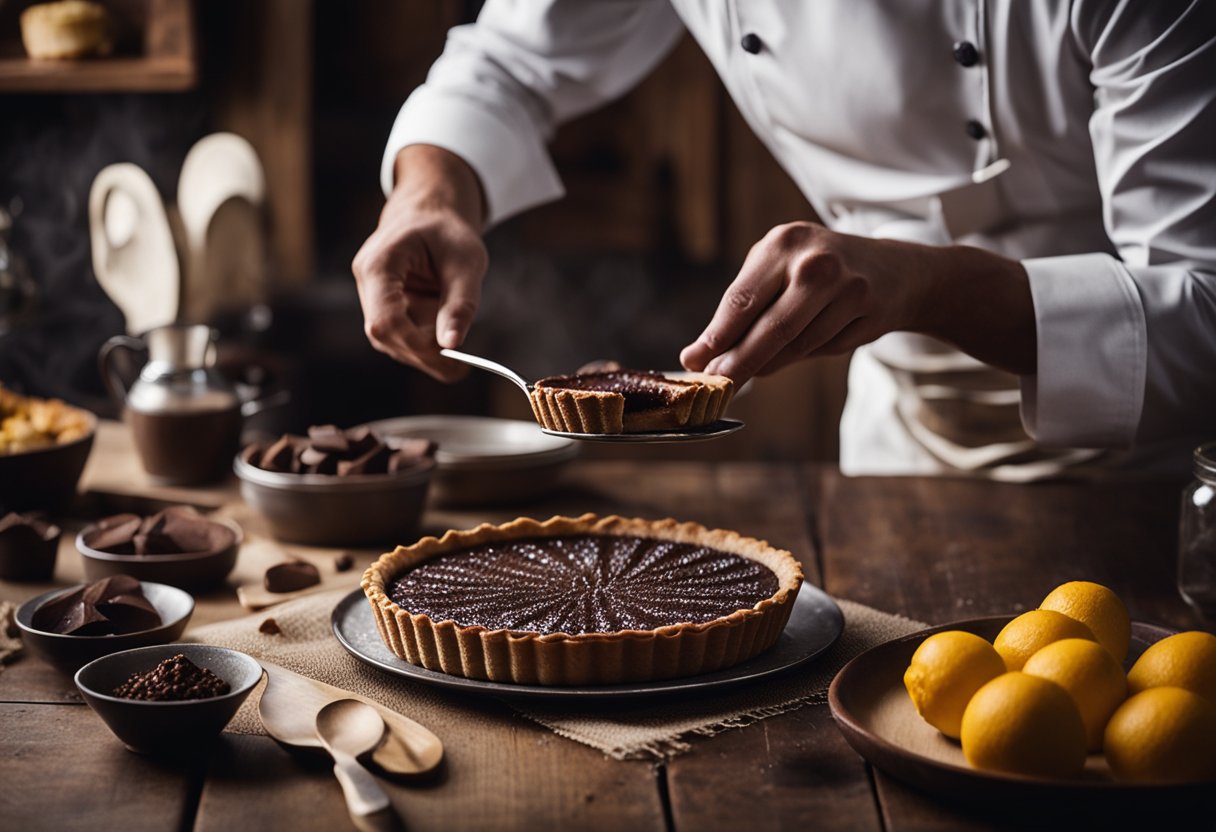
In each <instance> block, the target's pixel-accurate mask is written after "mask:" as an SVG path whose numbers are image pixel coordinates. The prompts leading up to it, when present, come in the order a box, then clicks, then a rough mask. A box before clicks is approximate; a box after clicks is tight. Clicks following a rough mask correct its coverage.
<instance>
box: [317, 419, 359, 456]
mask: <svg viewBox="0 0 1216 832" xmlns="http://www.w3.org/2000/svg"><path fill="white" fill-rule="evenodd" d="M308 441H309V442H310V443H311V444H312V447H313V448H315V449H316V450H318V451H322V452H328V453H336V454H344V453H346V452H348V451H349V450H350V441H349V440H348V439H347V438H346V433H345V432H344V431H342V429H341V428H339V427H338V426H337V425H315V426H313V427H311V428H309V429H308Z"/></svg>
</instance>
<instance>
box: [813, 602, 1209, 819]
mask: <svg viewBox="0 0 1216 832" xmlns="http://www.w3.org/2000/svg"><path fill="white" fill-rule="evenodd" d="M1012 618H1013V616H995V617H989V618H976V619H968V620H965V621H955V622H953V623H950V624H944V625H941V626H937V627H932V628H930V629H927V630H922V631H921V632H918V633H913V634H911V635H908V636H905V637H903V638H898V639H895V640H893V641H888V642H885V643H883V644H879V645H877V646H875V647H872V648H870V649H869V650H867V651H866V652H864V653H861V654H860V655H858V656H856V657H854V658H853V659H852V661H850V662H849V663H848V664H846V665H845V666H844V667H843V668H841V670H840V672H839V673H837V674H836V676H835V678H834V679H833V680H832V684H831V687H830V688H829V689H828V705H829V707H830V708H831V711H832V716H833V717H834V718H835V720H836V724H837V725H838V726H839V727H840V730H841V733H842V734H844V737H845V739H846V740H847V741H848V743H849V745H851V746H853V748H854V749H855V750H856V751H857V753H859V754H860V755H861V756H862V757H864V758H866V760H868V761H869V762H870V763H871V764H872V765H874V766H875V767H876V768H879V769H881V770H882V771H884V772H886V773H887V774H889V775H891V776H892V777H894V778H896V779H897V780H902V781H903V782H905V783H907V784H908V785H911V786H913V787H915V788H917V789H920V790H921V791H925V792H928V793H931V794H934V795H937V796H939V797H944V798H947V799H951V800H965V801H981V802H982V801H1036V802H1040V801H1047V802H1051V801H1055V802H1060V801H1064V802H1071V803H1075V804H1076V805H1077V806H1078V807H1084V806H1087V805H1090V804H1091V803H1095V802H1103V801H1105V802H1107V803H1109V802H1110V801H1112V800H1120V801H1121V800H1125V799H1131V800H1142V799H1152V800H1164V799H1173V798H1185V797H1191V796H1194V795H1196V794H1198V793H1201V792H1203V791H1205V790H1211V788H1212V784H1210V783H1198V784H1127V783H1118V782H1116V781H1115V780H1114V779H1113V777H1112V775H1111V773H1110V769H1109V768H1108V767H1107V765H1106V761H1105V759H1104V758H1103V757H1102V755H1101V754H1091V755H1090V756H1089V759H1088V760H1087V761H1086V764H1085V770H1084V771H1083V772H1082V773H1081V775H1079V776H1078V777H1076V778H1073V779H1067V780H1065V779H1052V778H1046V777H1026V776H1020V775H1015V774H1004V773H1001V772H995V771H983V770H980V769H976V768H972V767H971V766H970V765H969V764H968V763H967V761H966V759H965V758H964V757H963V752H962V748H961V747H960V746H959V744H958V743H957V742H955V741H953V740H949V739H947V738H946V737H945V736H943V735H942V734H941V733H939V732H938V731H937V730H936V729H935V728H933V727H932V726H930V725H929V724H928V723H926V722H925V721H924V720H923V719H921V718H920V716H919V715H918V714H917V713H916V709H915V707H914V706H913V705H912V700H911V699H909V697H908V693H907V690H906V689H905V688H904V683H903V673H904V671H905V670H906V669H907V667H908V663H909V662H910V661H911V659H912V654H913V653H914V652H915V651H916V648H917V647H919V646H920V644H921V642H923V641H924V640H925V639H926V638H928V637H929V636H931V635H933V634H934V633H938V632H942V631H943V630H964V631H966V632H969V633H975V634H976V635H978V636H981V637H982V638H985V639H987V640H988V641H991V640H992V639H993V638H995V637H996V635H997V633H999V632H1000V631H1001V628H1002V627H1004V626H1005V625H1006V624H1007V623H1009V621H1010V620H1011V619H1012ZM1173 632H1174V631H1172V630H1166V629H1163V628H1161V627H1157V626H1155V625H1152V624H1146V623H1143V622H1138V621H1133V622H1132V641H1131V649H1130V650H1129V651H1128V657H1127V660H1126V662H1125V668H1126V667H1130V666H1131V664H1132V663H1133V662H1134V661H1135V660H1136V658H1137V657H1139V655H1140V654H1141V653H1142V652H1144V650H1145V649H1146V648H1147V647H1148V646H1149V645H1151V644H1153V643H1155V642H1157V641H1159V640H1160V639H1162V638H1165V637H1166V636H1168V635H1171V634H1172V633H1173Z"/></svg>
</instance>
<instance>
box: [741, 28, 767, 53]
mask: <svg viewBox="0 0 1216 832" xmlns="http://www.w3.org/2000/svg"><path fill="white" fill-rule="evenodd" d="M739 45H740V46H742V47H743V51H744V52H748V53H750V54H752V55H756V54H759V52H760V50H761V49H763V48H764V41H762V40H760V36H759V35H757V34H756V33H755V32H748V33H747V34H746V35H744V36H743V40H741V41H739Z"/></svg>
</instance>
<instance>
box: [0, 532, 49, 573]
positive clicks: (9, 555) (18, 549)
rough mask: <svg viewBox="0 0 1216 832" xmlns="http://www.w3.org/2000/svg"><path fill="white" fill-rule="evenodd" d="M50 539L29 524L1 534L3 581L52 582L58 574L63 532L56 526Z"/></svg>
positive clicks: (0, 563) (0, 569)
mask: <svg viewBox="0 0 1216 832" xmlns="http://www.w3.org/2000/svg"><path fill="white" fill-rule="evenodd" d="M49 525H50V526H51V530H50V534H51V537H50V539H47V538H44V537H43V536H42V535H40V534H38V532H36V531H34V529H33V528H31V527H30V526H26V525H20V526H14V527H12V528H9V529H5V530H4V531H0V580H5V581H38V582H41V581H49V580H50V579H51V577H52V576H53V575H54V574H55V560H56V557H57V556H58V554H59V538H60V537H62V536H63V530H62V529H60V528H59V526H57V525H55V524H54V523H50V524H49Z"/></svg>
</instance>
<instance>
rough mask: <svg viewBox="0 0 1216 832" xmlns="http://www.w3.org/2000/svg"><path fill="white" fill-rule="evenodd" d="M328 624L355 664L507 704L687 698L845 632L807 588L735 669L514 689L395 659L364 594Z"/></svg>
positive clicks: (819, 649)
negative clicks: (772, 638)
mask: <svg viewBox="0 0 1216 832" xmlns="http://www.w3.org/2000/svg"><path fill="white" fill-rule="evenodd" d="M330 624H331V626H332V628H333V631H334V635H335V636H336V637H337V639H338V642H339V643H340V644H341V645H342V646H343V647H344V648H345V649H346V650H347V651H348V652H349V653H350V654H351V655H352V656H354V657H355V658H356V659H358V660H360V661H362V662H364V663H365V664H369V665H371V666H372V667H375V668H379V669H380V670H383V671H385V672H386V673H391V674H393V675H395V676H400V677H402V678H405V679H411V680H413V681H415V682H422V683H424V684H428V685H436V686H438V687H444V688H452V689H455V690H460V691H465V692H466V693H481V694H489V695H492V696H497V697H504V698H511V697H514V698H527V699H589V698H595V697H611V698H626V697H646V696H661V695H664V694H684V695H688V694H693V693H699V692H702V691H706V690H711V689H715V688H722V687H727V686H732V685H740V684H744V683H747V682H752V681H755V680H757V679H762V678H764V677H766V676H771V675H772V674H774V673H780V672H781V671H784V670H789V669H790V668H792V667H796V666H797V665H800V664H803V663H804V662H808V661H810V660H811V659H813V658H815V657H816V656H818V655H820V654H822V653H823V652H824V651H825V650H827V649H828V648H829V647H831V646H832V645H833V644H835V643H836V640H837V639H838V638H839V637H840V634H841V632H842V631H843V630H844V615H843V614H842V613H841V611H840V607H839V606H837V604H836V602H835V601H833V600H832V599H831V597H830V596H828V595H827V593H825V592H824V591H823V590H821V589H819V588H818V587H815V586H811V585H810V584H807V583H805V582H804V583H803V584H802V587H801V589H799V590H798V597H797V598H795V599H794V608H793V609H792V610H791V611H790V620H789V623H788V624H786V626H785V630H784V631H782V633H781V636H780V638H778V639H777V643H776V644H774V645H773V646H772V647H770V648H769V649H768V650H766V651H764V652H763V653H761V654H760V655H758V656H754V657H752V658H751V659H748V660H747V661H745V662H742V663H741V664H737V665H735V666H734V667H728V668H726V669H724V670H717V671H714V672H713V673H703V674H701V675H699V676H687V677H683V678H679V679H663V680H660V681H657V682H630V683H628V684H622V685H588V686H583V687H566V686H555V685H514V684H509V683H505V682H489V681H482V680H479V679H465V678H464V677H461V676H450V675H448V674H446V673H440V672H438V671H435V670H427V669H426V668H424V667H418V666H417V665H412V664H410V663H409V662H407V661H405V660H403V659H400V658H398V657H397V656H395V655H393V653H392V652H391V651H390V650H389V649H388V647H387V646H386V645H385V643H384V641H383V640H382V639H381V638H380V633H379V632H378V631H377V630H376V623H375V621H374V620H373V619H372V611H371V607H370V606H369V605H368V601H367V596H365V595H364V594H363V590H362V589H356V590H354V591H352V592H351V593H350V594H349V595H347V596H346V597H344V598H343V599H342V600H341V601H339V602H338V605H337V606H336V607H334V611H333V614H332V616H331V617H330Z"/></svg>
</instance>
